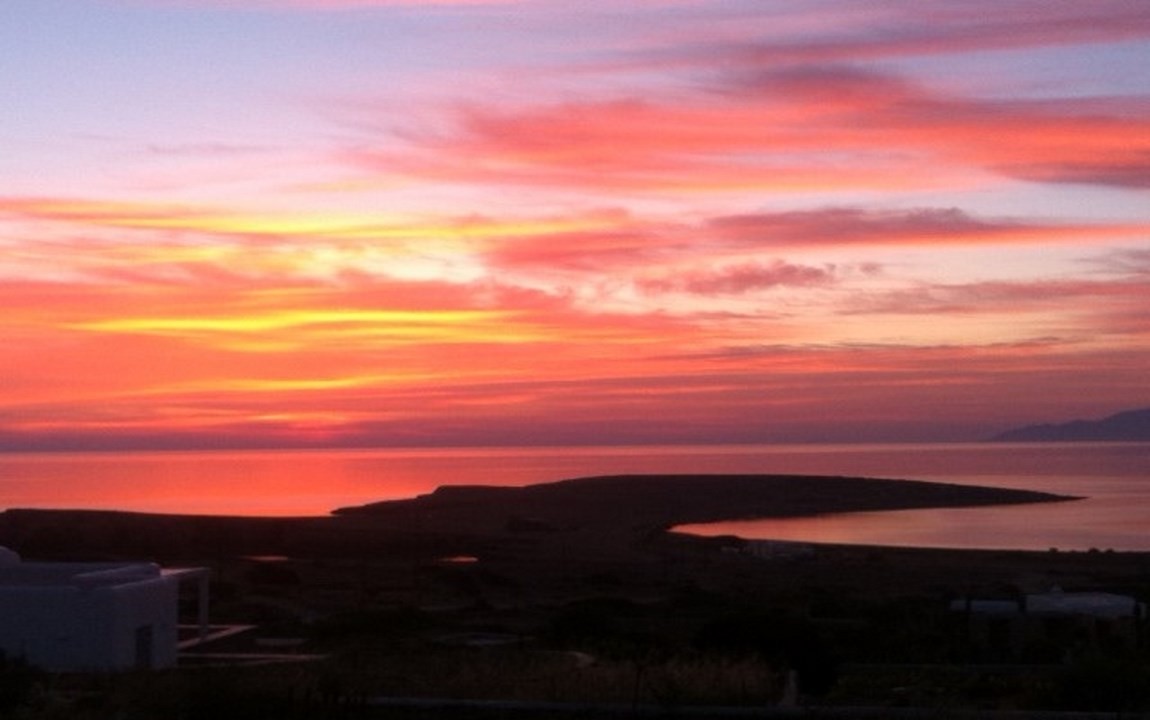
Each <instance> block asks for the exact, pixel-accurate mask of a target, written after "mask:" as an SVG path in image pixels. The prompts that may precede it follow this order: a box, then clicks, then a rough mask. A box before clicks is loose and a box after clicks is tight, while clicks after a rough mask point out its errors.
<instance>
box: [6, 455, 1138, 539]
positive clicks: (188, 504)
mask: <svg viewBox="0 0 1150 720" xmlns="http://www.w3.org/2000/svg"><path fill="white" fill-rule="evenodd" d="M637 473H651V474H660V473H783V474H804V475H836V476H853V477H859V476H862V477H881V478H892V479H907V480H929V481H935V482H946V483H957V484H964V485H986V486H992V487H1006V488H1021V489H1026V490H1039V491H1043V492H1050V493H1056V494H1059V495H1071V496H1076V497H1079V498H1081V499H1077V500H1073V501H1068V502H1058V503H1035V504H1027V505H1010V506H995V507H982V508H958V509H943V510H903V511H896V512H865V513H844V514H829V515H821V516H815V517H809V518H795V519H782V520H778V519H776V520H746V521H739V522H724V523H713V524H707V525H692V526H682V527H680V528H677V529H678V530H680V531H683V532H691V533H695V534H700V535H726V534H731V535H737V536H740V537H744V538H747V539H777V540H793V541H805V542H831V543H857V544H867V545H897V546H920V547H958V548H1000V549H1026V550H1051V549H1055V550H1081V551H1086V550H1097V551H1107V550H1115V551H1122V550H1136V551H1150V443H1033V444H1014V443H949V444H929V445H928V444H885V445H861V444H850V445H825V444H820V445H719V446H715V445H708V446H683V445H676V446H666V447H664V446H643V447H517V448H415V449H394V448H387V449H350V450H349V449H330V450H274V451H273V450H252V451H199V452H171V451H165V452H131V453H4V454H0V508H2V509H8V508H58V509H65V508H66V509H112V510H126V511H136V512H149V513H176V514H201V515H247V516H319V515H327V514H329V513H330V512H331V511H332V510H334V509H336V508H341V507H348V506H355V505H362V504H365V503H371V502H376V501H380V500H391V499H398V498H409V497H415V496H417V495H421V494H425V493H429V492H432V491H434V490H435V488H437V487H439V486H441V485H502V486H521V485H529V484H534V483H543V482H553V481H558V480H564V479H569V478H575V477H583V476H588V475H617V474H637Z"/></svg>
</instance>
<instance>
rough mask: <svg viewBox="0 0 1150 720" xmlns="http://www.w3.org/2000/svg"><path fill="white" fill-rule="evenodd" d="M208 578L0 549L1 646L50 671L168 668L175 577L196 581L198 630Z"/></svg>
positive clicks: (175, 641) (174, 632)
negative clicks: (28, 558)
mask: <svg viewBox="0 0 1150 720" xmlns="http://www.w3.org/2000/svg"><path fill="white" fill-rule="evenodd" d="M207 577H208V573H207V569H206V568H182V569H164V568H161V567H159V566H158V565H155V564H152V563H128V562H118V563H71V562H24V561H23V560H22V559H21V558H20V556H19V555H18V554H16V553H15V552H12V551H11V550H8V549H7V548H0V652H2V653H3V654H4V655H5V656H7V657H9V658H23V659H25V660H26V661H27V662H28V663H30V664H32V665H35V666H37V667H40V668H42V669H44V670H48V671H52V672H89V671H105V672H106V671H122V670H133V669H151V668H165V667H171V666H173V665H175V664H176V656H177V650H178V645H179V638H178V618H177V615H178V604H179V584H180V581H181V580H185V579H195V580H196V581H197V582H198V584H199V601H198V602H199V607H198V611H199V624H200V628H201V633H202V632H204V631H206V628H207V606H208V597H207V595H208V583H207Z"/></svg>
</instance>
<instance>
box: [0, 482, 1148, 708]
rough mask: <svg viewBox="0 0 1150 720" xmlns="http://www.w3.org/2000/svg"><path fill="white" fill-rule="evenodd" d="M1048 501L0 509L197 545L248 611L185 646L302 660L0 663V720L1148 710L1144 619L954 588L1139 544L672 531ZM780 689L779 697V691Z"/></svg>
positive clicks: (77, 550) (699, 489)
mask: <svg viewBox="0 0 1150 720" xmlns="http://www.w3.org/2000/svg"><path fill="white" fill-rule="evenodd" d="M1066 500H1069V499H1067V498H1062V497H1057V496H1051V495H1043V494H1040V493H1027V492H1021V491H1007V490H999V489H988V488H971V487H964V486H951V485H940V484H932V483H915V482H905V481H889V480H864V479H857V478H806V477H784V476H674V477H648V476H633V477H609V478H584V479H580V480H574V481H567V482H562V483H552V484H547V485H538V486H532V487H528V488H493V487H457V488H441V489H440V490H439V491H437V492H435V493H432V494H430V495H427V496H422V497H420V498H416V499H412V500H403V501H394V502H385V503H377V504H373V505H367V506H363V507H360V508H347V509H342V510H339V511H337V512H336V513H335V514H334V515H333V516H331V517H321V518H221V517H190V516H161V515H145V514H133V513H115V512H88V511H32V510H9V511H7V512H5V513H3V514H0V545H5V546H8V547H12V548H14V549H16V550H17V551H19V552H20V553H22V554H23V555H24V556H25V557H26V558H29V559H69V560H94V559H101V560H103V559H119V558H125V559H144V558H146V559H152V560H155V561H158V562H161V563H163V564H166V565H204V566H208V567H210V568H211V569H212V572H213V584H212V595H213V601H212V602H213V604H212V616H213V617H212V619H213V622H215V623H241V624H252V625H255V626H256V627H255V628H254V629H253V630H251V631H249V632H247V633H243V634H240V635H236V636H234V637H233V638H231V639H229V640H224V641H220V643H219V644H217V645H215V646H212V645H208V646H204V647H203V649H202V652H203V653H208V652H222V651H229V652H233V653H254V652H260V653H277V654H287V655H289V656H293V657H289V658H288V659H297V660H301V662H292V663H276V664H259V665H255V664H249V665H244V666H239V667H237V666H235V665H234V664H232V665H230V666H228V667H226V668H220V667H213V665H215V664H217V662H218V661H217V660H216V659H209V658H208V657H206V656H203V655H201V657H200V658H199V660H198V661H196V659H195V657H192V656H191V655H190V656H189V662H188V664H187V667H183V668H180V669H178V670H175V671H167V672H162V673H151V674H148V675H146V676H119V677H105V678H45V677H43V676H38V675H36V674H35V673H33V672H31V671H27V670H26V669H23V668H19V667H15V666H11V663H9V666H8V667H0V675H2V676H3V677H4V679H5V683H6V685H4V686H3V687H4V688H6V689H4V690H0V717H9V716H11V717H26V718H45V717H60V718H64V717H67V718H79V719H81V720H82V719H83V718H101V719H102V718H110V717H122V718H145V717H162V716H165V715H167V716H170V717H173V718H184V717H186V718H198V717H210V718H228V717H245V718H250V717H277V718H293V717H341V716H344V717H366V718H389V717H396V718H424V717H428V718H431V717H461V718H495V717H521V718H529V719H530V718H544V717H547V718H550V717H582V718H592V717H609V716H610V717H630V716H662V715H691V714H693V716H696V717H699V716H702V717H724V716H739V715H740V714H745V713H751V712H753V713H754V714H756V715H762V714H766V713H768V712H770V713H776V714H778V713H782V714H787V715H794V714H800V715H802V716H808V717H847V716H859V715H860V714H862V715H867V714H868V713H869V715H868V716H870V717H886V716H895V715H896V714H901V716H903V717H959V716H982V715H984V714H986V713H988V712H991V711H1027V712H1031V713H1038V712H1047V711H1055V710H1057V711H1065V710H1075V711H1083V712H1085V711H1099V712H1102V711H1106V712H1112V711H1117V710H1124V711H1128V712H1137V711H1146V710H1147V709H1150V689H1148V688H1150V682H1148V681H1150V671H1148V668H1150V662H1148V654H1147V648H1146V643H1145V641H1144V633H1145V627H1144V623H1145V620H1144V619H1143V620H1142V621H1140V622H1138V623H1135V624H1134V625H1132V626H1129V627H1128V626H1121V627H1119V626H1117V625H1115V626H1112V627H1111V626H1107V627H1103V628H1099V627H1096V626H1095V625H1089V626H1085V625H1080V624H1075V623H1065V622H1064V623H1061V624H1057V623H1052V624H1050V627H1049V628H1048V629H1047V631H1043V632H1039V633H1037V634H1034V633H1031V634H1029V635H1019V634H1018V633H1016V632H1013V631H1011V630H1009V629H1007V630H1002V629H1001V628H1000V629H999V630H998V631H991V632H989V633H987V632H983V630H985V628H980V629H972V628H973V627H974V626H973V625H972V622H971V618H969V617H968V616H966V615H965V614H963V613H960V612H955V611H952V610H951V609H950V602H951V601H952V600H955V599H958V598H963V597H975V598H986V599H991V598H998V599H1012V598H1017V597H1019V596H1021V595H1023V594H1025V593H1031V592H1045V591H1047V590H1049V589H1050V588H1052V587H1054V586H1057V587H1060V588H1062V589H1064V590H1066V591H1076V590H1089V591H1106V592H1111V593H1122V594H1126V595H1131V596H1134V597H1136V598H1138V599H1140V600H1142V601H1146V600H1147V599H1148V595H1150V555H1147V554H1142V553H1116V552H1109V551H1091V552H1043V553H1032V552H1013V551H959V550H924V549H913V548H885V547H884V548H880V547H858V546H833V545H807V544H782V543H766V544H755V543H745V542H743V541H741V540H738V539H736V538H697V537H690V536H684V535H679V534H676V533H673V532H668V531H667V528H669V527H671V526H673V525H676V524H680V523H688V522H703V521H710V520H720V519H732V518H741V517H780V516H793V515H804V514H813V513H820V512H841V511H850V510H876V509H895V508H914V507H938V506H958V505H980V504H997V503H1018V502H1052V501H1066ZM304 658H309V660H308V661H307V662H302V660H303V659H304ZM788 682H790V684H791V685H793V686H797V687H792V688H791V689H789V690H788V687H787V686H788ZM796 690H797V692H795V691H796ZM792 698H795V699H796V701H797V705H798V707H797V708H795V707H791V708H789V709H786V708H779V707H778V706H779V703H780V702H784V701H788V700H790V699H792ZM462 701H466V702H464V703H463V704H458V703H459V702H462ZM772 708H773V709H772ZM17 711H18V712H19V713H21V714H19V715H16V714H12V713H15V712H17ZM6 712H8V713H9V715H6V714H5V713H6ZM962 713H967V715H962ZM1035 716H1037V715H1035ZM1127 716H1129V715H1127Z"/></svg>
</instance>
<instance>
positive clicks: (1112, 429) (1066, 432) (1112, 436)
mask: <svg viewBox="0 0 1150 720" xmlns="http://www.w3.org/2000/svg"><path fill="white" fill-rule="evenodd" d="M991 441H992V442H1090V441H1093V442H1138V441H1150V408H1143V409H1141V410H1127V411H1125V412H1120V413H1115V414H1114V415H1111V416H1109V417H1105V418H1102V419H1101V420H1072V421H1070V422H1065V423H1059V424H1049V423H1048V424H1043V425H1027V426H1026V427H1021V428H1015V429H1014V430H1008V431H1006V432H1004V433H1000V434H998V435H995V436H994V437H992V438H991Z"/></svg>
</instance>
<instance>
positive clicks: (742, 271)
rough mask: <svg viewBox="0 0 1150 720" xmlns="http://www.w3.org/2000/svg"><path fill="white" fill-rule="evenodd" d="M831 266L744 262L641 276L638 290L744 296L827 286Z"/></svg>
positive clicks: (778, 261)
mask: <svg viewBox="0 0 1150 720" xmlns="http://www.w3.org/2000/svg"><path fill="white" fill-rule="evenodd" d="M835 277H836V275H835V269H834V268H833V267H813V266H809V265H795V264H792V263H787V262H783V261H781V260H776V261H774V262H771V263H758V262H745V263H739V264H735V265H727V266H723V267H718V268H713V269H709V270H688V271H684V272H682V273H679V274H677V275H671V276H663V277H658V278H649V279H643V280H640V281H639V282H638V286H639V288H640V289H642V290H645V291H647V292H652V293H664V292H685V293H689V294H692V295H708V296H717V295H743V294H745V293H749V292H754V291H758V290H769V289H771V288H776V287H809V286H812V285H826V284H829V283H831V282H834V280H835Z"/></svg>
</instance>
